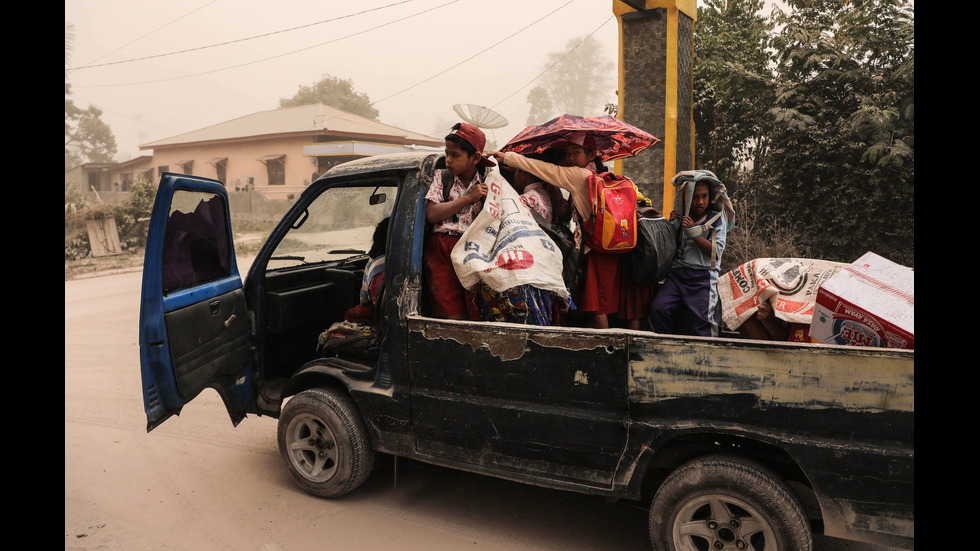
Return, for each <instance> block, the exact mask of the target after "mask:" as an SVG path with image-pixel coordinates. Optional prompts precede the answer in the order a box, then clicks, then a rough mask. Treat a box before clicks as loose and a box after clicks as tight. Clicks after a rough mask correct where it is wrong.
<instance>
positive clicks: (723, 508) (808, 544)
mask: <svg viewBox="0 0 980 551" xmlns="http://www.w3.org/2000/svg"><path fill="white" fill-rule="evenodd" d="M650 542H651V543H652V544H653V548H654V549H656V550H657V551H681V550H684V551H687V550H695V549H697V550H703V551H707V550H711V551H715V550H731V551H759V550H762V549H764V550H765V551H772V550H778V551H810V550H811V549H812V547H813V538H812V535H811V533H810V525H809V522H808V520H807V518H806V515H805V514H804V512H803V507H802V506H801V505H800V502H799V500H798V499H797V498H796V496H794V495H793V494H792V493H791V492H790V490H789V489H788V487H787V486H786V484H785V483H784V482H782V480H780V479H779V477H778V476H777V475H776V474H775V473H773V472H772V471H770V470H769V469H767V468H765V467H763V466H762V465H759V464H757V463H754V462H751V461H747V460H744V459H741V458H736V457H729V456H717V455H716V456H708V457H702V458H699V459H695V460H693V461H690V462H688V463H686V464H684V465H682V466H681V467H679V468H678V469H677V470H675V471H674V472H673V473H671V475H670V476H668V477H667V480H666V481H664V483H663V485H661V486H660V489H659V490H658V491H657V494H656V496H655V497H654V498H653V503H652V504H651V505H650Z"/></svg>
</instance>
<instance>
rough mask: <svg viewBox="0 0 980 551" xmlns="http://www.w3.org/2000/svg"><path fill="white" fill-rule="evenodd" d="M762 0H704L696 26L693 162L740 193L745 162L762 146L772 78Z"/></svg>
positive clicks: (755, 161) (756, 161)
mask: <svg viewBox="0 0 980 551" xmlns="http://www.w3.org/2000/svg"><path fill="white" fill-rule="evenodd" d="M763 6H764V2H763V0H706V1H704V2H703V4H702V5H701V6H700V7H699V8H698V20H697V24H696V25H695V27H694V127H695V130H696V140H695V155H696V160H695V165H696V166H697V167H698V168H706V169H708V170H711V171H712V172H714V173H715V174H716V175H718V177H719V178H721V180H722V181H723V182H725V183H726V185H727V187H728V189H729V193H730V194H731V195H732V196H733V197H735V196H737V195H738V191H739V189H740V187H741V186H740V184H741V180H742V179H743V178H745V177H748V176H749V175H748V174H747V173H746V172H745V170H744V168H745V167H746V166H759V165H760V164H761V163H762V162H763V158H764V153H765V151H766V145H767V140H766V134H767V132H768V127H769V126H770V125H769V121H768V119H767V116H766V113H767V112H768V110H769V108H770V107H772V101H773V95H774V90H775V84H774V82H773V76H772V72H771V70H770V67H769V66H770V63H771V61H772V58H771V55H770V52H769V51H768V48H769V45H770V40H771V32H772V28H773V25H772V23H771V22H769V21H768V20H767V18H766V17H765V16H764V15H763V14H762V8H763Z"/></svg>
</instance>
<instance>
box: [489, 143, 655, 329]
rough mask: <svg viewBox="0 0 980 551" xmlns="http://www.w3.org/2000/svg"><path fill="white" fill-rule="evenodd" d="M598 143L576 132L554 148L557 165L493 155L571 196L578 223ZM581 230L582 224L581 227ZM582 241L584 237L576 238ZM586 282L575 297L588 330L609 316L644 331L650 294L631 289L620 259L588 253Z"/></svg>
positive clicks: (584, 215) (587, 208) (586, 212)
mask: <svg viewBox="0 0 980 551" xmlns="http://www.w3.org/2000/svg"><path fill="white" fill-rule="evenodd" d="M595 147H596V146H595V140H594V139H593V138H592V136H590V135H589V134H588V133H587V132H585V131H579V132H573V133H571V134H569V135H568V136H567V137H565V138H564V139H563V140H560V141H557V142H555V143H554V144H553V145H552V146H551V148H552V149H558V150H560V151H561V152H562V156H561V160H560V161H559V164H558V165H555V164H552V163H548V162H545V161H539V160H537V159H531V158H528V157H525V156H523V155H520V154H518V153H514V152H510V151H509V152H506V153H502V152H500V151H492V152H490V155H491V156H493V157H494V158H495V159H496V160H497V162H499V163H502V164H504V165H507V166H510V167H514V168H517V169H520V170H523V171H526V172H529V173H531V174H534V175H535V176H537V177H538V178H540V179H541V180H543V181H545V182H547V183H550V184H552V185H555V186H558V187H560V188H562V189H564V190H566V191H568V193H569V196H570V198H571V200H572V204H573V205H574V207H575V211H576V212H577V213H578V214H579V219H580V220H587V219H588V218H589V217H590V216H591V212H592V204H591V201H590V199H589V178H590V177H591V176H592V175H593V174H595V171H594V170H592V169H590V168H588V166H589V165H590V164H591V162H592V161H593V159H595V158H596V150H595ZM579 227H581V224H580V225H579ZM578 239H581V235H579V236H578ZM585 262H586V270H585V279H584V281H583V282H582V286H581V288H580V289H579V294H578V296H577V297H575V298H574V300H575V303H576V304H577V305H578V307H579V309H580V310H581V311H582V312H585V313H587V314H588V315H589V316H590V320H589V322H590V325H591V326H592V327H594V328H597V329H605V328H608V327H609V316H610V315H616V316H617V317H619V318H620V319H623V320H626V324H627V327H628V328H630V329H639V328H640V319H642V318H645V317H646V315H647V305H649V302H650V296H651V295H650V290H649V289H648V288H641V287H640V286H636V285H635V284H633V282H632V280H631V279H630V278H629V277H628V276H627V275H625V274H624V272H623V271H622V269H621V265H622V262H621V255H618V254H605V253H601V252H599V251H595V250H588V249H587V250H586V255H585Z"/></svg>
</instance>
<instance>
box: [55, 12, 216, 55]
mask: <svg viewBox="0 0 980 551" xmlns="http://www.w3.org/2000/svg"><path fill="white" fill-rule="evenodd" d="M217 1H218V0H211V1H210V2H208V3H207V4H204V5H203V6H201V7H199V8H196V9H193V10H191V11H189V12H187V13H185V14H184V15H181V16H180V17H178V18H177V19H174V20H173V21H171V22H169V23H165V24H163V25H161V26H159V27H157V28H155V29H153V30H152V31H150V32H148V33H146V34H144V35H142V36H140V37H137V38H135V39H133V40H130V41H129V42H127V43H125V44H123V45H122V46H119V47H118V48H116V49H115V50H112V51H111V52H106V53H104V54H102V55H100V56H99V57H97V58H95V59H93V60H92V61H91V62H89V65H87V66H85V65H83V66H81V67H74V68H73V67H69V68H68V69H65V70H66V71H74V70H76V69H86V68H88V67H101V65H91V63H94V62H96V61H98V60H100V59H102V58H103V57H105V56H107V55H112V54H114V53H116V52H118V51H119V50H121V49H123V48H125V47H126V46H129V45H130V44H133V43H135V42H139V41H140V40H143V39H144V38H146V37H148V36H150V35H151V34H153V33H155V32H157V31H159V30H161V29H165V28H167V27H169V26H170V25H173V24H174V23H176V22H178V21H180V20H181V19H183V18H185V17H187V16H188V15H190V14H192V13H195V12H198V11H200V10H202V9H204V8H206V7H208V6H210V5H211V4H214V3H215V2H217ZM117 63H125V62H124V61H119V62H117ZM103 65H109V64H108V63H104V64H103Z"/></svg>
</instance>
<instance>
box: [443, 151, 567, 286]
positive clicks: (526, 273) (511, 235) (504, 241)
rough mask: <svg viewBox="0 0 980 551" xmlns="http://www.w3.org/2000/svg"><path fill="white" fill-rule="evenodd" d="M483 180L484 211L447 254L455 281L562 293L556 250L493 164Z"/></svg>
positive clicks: (560, 263) (558, 258)
mask: <svg viewBox="0 0 980 551" xmlns="http://www.w3.org/2000/svg"><path fill="white" fill-rule="evenodd" d="M485 182H486V183H487V187H488V191H487V198H486V202H485V203H484V205H483V210H481V211H480V214H479V215H477V217H476V219H475V220H474V221H473V224H471V225H470V227H469V228H468V229H467V230H466V231H465V232H463V236H462V237H460V239H459V242H458V243H456V246H455V247H454V248H453V252H452V255H451V258H452V261H453V268H455V270H456V275H457V276H458V277H459V281H460V283H462V284H463V287H464V288H466V289H472V288H473V287H474V286H475V285H477V284H478V283H479V282H480V281H483V282H484V283H486V284H487V285H488V286H490V288H491V289H493V290H494V291H498V292H502V291H506V290H507V289H510V288H512V287H517V286H519V285H532V286H534V287H537V288H539V289H543V290H545V291H554V292H555V293H557V294H558V296H560V297H567V296H568V290H567V289H565V282H564V280H563V279H562V255H561V250H560V249H559V248H558V247H557V246H556V245H555V243H554V241H552V240H551V238H549V237H548V234H546V233H545V232H544V231H542V230H541V228H540V227H539V226H538V224H537V222H536V221H535V220H534V217H533V215H532V214H531V211H530V209H529V208H528V207H527V206H525V205H524V203H521V199H520V195H518V194H517V192H516V191H515V190H514V188H513V187H511V185H510V184H509V183H508V182H507V180H505V179H504V177H503V176H501V175H500V172H499V171H498V170H497V169H496V168H494V169H492V170H490V171H488V172H487V177H486V179H485Z"/></svg>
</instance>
